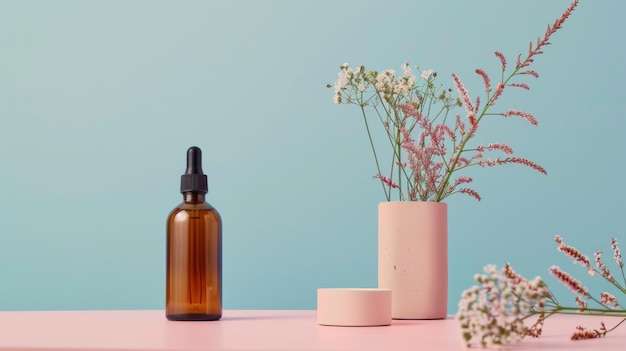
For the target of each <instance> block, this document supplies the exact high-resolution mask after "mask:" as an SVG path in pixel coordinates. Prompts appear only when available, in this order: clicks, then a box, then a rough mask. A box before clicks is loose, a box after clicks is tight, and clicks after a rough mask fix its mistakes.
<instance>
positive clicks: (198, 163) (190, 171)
mask: <svg viewBox="0 0 626 351" xmlns="http://www.w3.org/2000/svg"><path fill="white" fill-rule="evenodd" d="M180 192H181V193H183V194H184V193H202V194H206V193H208V192H209V186H208V185H207V179H206V175H205V174H204V173H203V172H202V150H200V148H199V147H197V146H192V147H190V148H189V150H187V170H186V171H185V174H183V175H182V176H181V177H180Z"/></svg>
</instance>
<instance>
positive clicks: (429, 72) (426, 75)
mask: <svg viewBox="0 0 626 351" xmlns="http://www.w3.org/2000/svg"><path fill="white" fill-rule="evenodd" d="M432 74H433V70H432V69H427V70H425V71H422V78H424V79H428V78H430V76H431V75H432Z"/></svg>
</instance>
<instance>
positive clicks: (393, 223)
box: [378, 201, 448, 319]
mask: <svg viewBox="0 0 626 351" xmlns="http://www.w3.org/2000/svg"><path fill="white" fill-rule="evenodd" d="M378 287H379V288H380V289H390V290H391V293H392V298H391V316H392V318H394V319H442V318H446V316H447V313H448V206H447V204H446V203H443V202H421V201H391V202H381V203H380V204H379V205H378Z"/></svg>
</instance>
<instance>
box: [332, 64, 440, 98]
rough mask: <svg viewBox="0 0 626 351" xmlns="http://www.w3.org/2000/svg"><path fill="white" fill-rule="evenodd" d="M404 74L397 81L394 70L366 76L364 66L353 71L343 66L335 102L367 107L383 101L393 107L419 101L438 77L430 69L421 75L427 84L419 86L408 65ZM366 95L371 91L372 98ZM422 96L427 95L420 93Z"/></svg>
mask: <svg viewBox="0 0 626 351" xmlns="http://www.w3.org/2000/svg"><path fill="white" fill-rule="evenodd" d="M416 68H417V67H416ZM402 71H403V74H402V76H401V77H396V72H395V70H393V69H386V70H384V71H381V72H377V71H367V72H366V71H365V67H364V66H357V67H356V68H355V69H352V68H350V67H349V66H348V64H347V63H344V64H343V65H341V66H340V67H339V73H338V74H337V75H338V78H337V81H336V82H335V86H334V88H335V94H334V95H333V101H334V102H335V103H336V104H340V103H353V102H358V103H363V104H368V103H373V102H377V100H382V101H384V102H386V103H389V104H392V105H395V104H396V103H397V102H399V101H400V100H402V101H403V102H409V101H412V100H413V99H414V98H417V96H419V93H420V91H421V90H423V89H424V88H428V83H429V82H430V81H431V77H434V76H435V74H433V70H431V69H429V70H425V71H422V72H421V73H420V77H421V78H422V79H423V82H422V83H424V82H425V83H426V84H422V85H420V84H418V83H420V82H419V81H418V78H417V77H416V76H415V75H414V74H413V71H412V69H411V67H410V66H409V63H408V62H404V63H403V64H402ZM366 91H370V92H371V93H372V94H371V95H368V96H363V94H362V93H364V92H366ZM421 93H424V92H423V91H421ZM448 98H449V96H448ZM354 100H357V101H354Z"/></svg>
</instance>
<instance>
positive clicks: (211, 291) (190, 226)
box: [165, 146, 222, 321]
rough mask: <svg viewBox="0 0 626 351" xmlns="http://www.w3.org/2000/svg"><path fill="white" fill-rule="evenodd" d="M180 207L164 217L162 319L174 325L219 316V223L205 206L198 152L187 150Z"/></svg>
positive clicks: (213, 318) (220, 293) (197, 149)
mask: <svg viewBox="0 0 626 351" xmlns="http://www.w3.org/2000/svg"><path fill="white" fill-rule="evenodd" d="M180 191H181V193H182V194H183V203H181V204H180V205H178V207H176V208H175V209H174V210H172V212H171V213H170V215H169V217H168V219H167V259H166V261H167V272H166V292H165V299H166V302H165V316H166V317H167V319H169V320H176V321H213V320H218V319H220V318H221V317H222V220H221V218H220V215H219V213H218V212H217V211H216V210H215V208H213V207H212V206H211V205H209V204H208V203H206V201H205V194H206V193H207V192H208V186H207V179H206V175H204V173H203V172H202V152H201V150H200V149H199V148H198V147H195V146H194V147H191V148H189V150H188V151H187V171H186V172H185V174H184V175H183V176H182V177H181V189H180Z"/></svg>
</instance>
